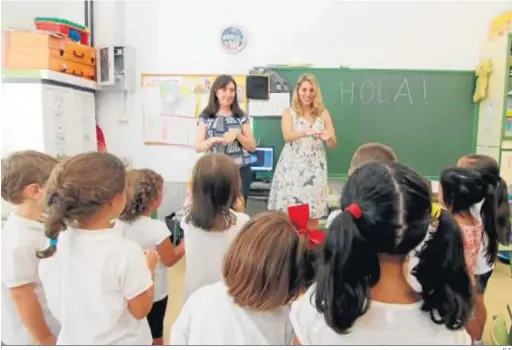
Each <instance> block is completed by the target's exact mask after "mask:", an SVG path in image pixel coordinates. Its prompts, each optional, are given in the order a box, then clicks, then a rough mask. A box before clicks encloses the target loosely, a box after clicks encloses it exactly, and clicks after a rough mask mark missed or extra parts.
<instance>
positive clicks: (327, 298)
mask: <svg viewBox="0 0 512 350" xmlns="http://www.w3.org/2000/svg"><path fill="white" fill-rule="evenodd" d="M341 208H342V210H343V211H342V213H341V214H340V215H338V216H337V217H336V218H335V219H334V221H333V223H332V225H331V226H330V227H329V229H328V232H327V238H326V241H325V243H324V244H323V245H322V246H321V248H320V256H319V258H318V264H317V269H318V272H317V277H316V283H315V284H314V285H312V286H311V287H310V288H309V289H308V291H307V292H306V293H305V295H304V296H303V297H301V298H300V299H299V300H297V301H296V302H295V303H293V304H292V308H291V312H290V320H291V322H292V325H293V330H294V334H295V337H296V339H295V343H296V344H304V345H470V344H471V340H470V337H469V335H468V334H467V333H466V331H465V330H464V325H465V324H466V322H467V320H468V318H469V316H470V313H471V310H472V307H473V305H472V290H471V282H470V276H469V274H468V270H467V268H466V265H465V262H464V243H463V239H462V233H461V230H460V228H459V227H458V225H457V223H456V222H455V220H454V219H453V217H452V216H451V215H450V214H449V213H448V212H447V211H445V210H440V211H439V216H438V223H437V225H436V229H435V232H432V233H431V238H430V239H428V240H427V242H426V243H425V245H424V246H423V248H422V250H421V253H420V255H419V263H418V264H417V266H416V267H415V277H416V279H417V280H418V282H419V283H420V284H421V286H422V290H423V293H422V294H417V293H414V291H413V289H412V288H411V286H410V285H409V283H408V281H407V279H406V276H405V274H404V270H405V269H406V265H407V261H408V259H409V256H410V254H411V252H412V250H413V249H415V247H417V246H418V245H419V244H420V243H421V242H422V241H423V240H424V239H425V236H426V235H427V231H428V229H429V225H430V222H431V220H430V219H431V210H432V203H431V193H430V189H429V185H428V183H427V181H426V180H425V179H424V178H423V177H422V176H420V175H419V174H418V173H416V172H415V171H413V170H412V169H410V168H408V167H406V166H404V165H401V164H399V163H396V162H391V163H390V162H371V163H368V164H365V165H363V166H361V167H359V168H357V169H356V170H355V171H354V172H353V173H352V174H351V175H350V177H349V178H348V181H347V182H346V184H345V186H344V187H343V194H342V197H341Z"/></svg>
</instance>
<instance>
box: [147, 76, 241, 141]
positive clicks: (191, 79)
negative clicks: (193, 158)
mask: <svg viewBox="0 0 512 350" xmlns="http://www.w3.org/2000/svg"><path fill="white" fill-rule="evenodd" d="M217 76H218V75H174V74H142V108H143V116H144V132H143V134H144V144H146V145H163V146H180V147H193V146H194V142H195V137H196V126H197V117H198V116H199V115H200V114H201V112H202V111H203V109H204V108H205V107H206V105H207V104H208V99H209V97H210V90H211V86H212V84H213V82H214V80H215V78H216V77H217ZM232 77H233V79H234V80H235V81H236V84H237V96H238V103H239V104H240V107H241V108H242V110H245V111H246V110H247V98H246V93H245V92H246V89H245V85H246V75H232Z"/></svg>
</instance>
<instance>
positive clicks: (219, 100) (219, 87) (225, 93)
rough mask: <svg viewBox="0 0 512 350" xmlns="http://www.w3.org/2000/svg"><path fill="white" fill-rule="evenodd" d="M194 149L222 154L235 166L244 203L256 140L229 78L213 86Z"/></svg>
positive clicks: (221, 78)
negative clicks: (238, 174) (238, 169)
mask: <svg viewBox="0 0 512 350" xmlns="http://www.w3.org/2000/svg"><path fill="white" fill-rule="evenodd" d="M195 148H196V151H197V152H217V153H224V154H226V155H228V156H230V157H231V159H233V160H234V161H235V163H237V164H238V166H239V167H240V178H241V179H242V194H243V197H244V201H245V202H247V196H248V195H249V187H250V186H251V180H252V175H251V167H250V164H251V157H250V154H249V152H254V150H255V148H256V141H255V140H254V135H253V133H252V129H251V124H250V122H249V118H247V116H246V115H245V113H244V111H242V109H241V108H240V105H239V104H238V96H237V86H236V82H235V80H234V79H233V77H232V76H230V75H220V76H218V77H217V79H215V81H214V82H213V84H212V87H211V91H210V99H209V102H208V105H207V106H206V108H205V109H204V111H203V112H202V113H201V115H200V116H199V121H198V124H197V136H196V144H195Z"/></svg>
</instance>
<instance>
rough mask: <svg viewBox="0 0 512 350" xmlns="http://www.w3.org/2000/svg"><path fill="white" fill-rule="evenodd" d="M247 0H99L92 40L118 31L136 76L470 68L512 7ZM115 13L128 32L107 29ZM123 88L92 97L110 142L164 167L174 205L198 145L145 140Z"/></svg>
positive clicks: (107, 40) (139, 162) (133, 101)
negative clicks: (224, 44) (241, 38)
mask: <svg viewBox="0 0 512 350" xmlns="http://www.w3.org/2000/svg"><path fill="white" fill-rule="evenodd" d="M247 3H248V2H240V1H235V0H218V1H209V2H206V1H199V0H189V1H188V2H181V1H180V2H172V1H169V2H164V1H144V2H142V1H129V2H119V3H118V4H117V7H115V6H113V5H112V4H109V2H103V1H102V2H99V3H97V6H96V14H95V15H96V19H97V22H96V30H97V32H96V42H97V43H98V44H100V43H104V44H111V43H114V42H116V40H122V39H124V42H125V43H126V44H127V45H130V46H133V47H134V48H135V49H136V50H137V51H136V55H137V57H136V59H137V62H136V64H137V72H136V74H137V79H138V81H139V84H140V74H141V73H182V74H186V73H189V74H194V73H233V74H235V73H242V74H243V73H247V72H248V70H249V69H250V68H251V67H252V66H255V65H266V64H286V63H312V64H315V65H317V66H330V67H333V66H339V65H344V66H349V67H367V68H418V69H454V70H456V69H461V70H471V69H473V68H474V67H475V66H476V64H477V63H478V60H479V53H480V48H481V47H482V45H483V43H484V42H485V41H486V38H487V34H488V27H489V23H490V21H491V19H492V18H493V17H495V16H496V15H498V14H500V13H501V12H503V11H504V10H506V9H507V8H509V7H510V5H509V4H510V3H509V2H492V1H481V2H433V1H430V2H372V3H370V2H340V1H317V2H316V3H315V5H312V4H313V2H311V1H309V2H304V1H295V2H292V1H290V0H280V1H274V2H273V3H272V6H270V3H260V2H259V3H258V6H254V5H253V3H249V4H247ZM254 4H256V3H255V2H254ZM121 7H122V8H123V9H124V11H123V10H121ZM108 11H111V13H113V12H115V13H116V14H113V15H110V16H109V15H108V14H107V13H108ZM120 13H124V16H122V15H120ZM141 14H143V15H141ZM100 17H101V18H100ZM114 17H115V18H116V20H117V21H118V23H122V26H123V27H124V38H123V35H121V34H119V33H114V32H113V31H112V28H114V26H113V22H112V18H114ZM231 24H234V25H239V26H243V28H245V30H246V33H247V34H248V43H247V46H246V48H245V50H244V51H242V52H241V53H239V54H235V55H233V54H227V53H224V52H223V51H222V50H221V48H220V44H219V33H220V31H221V29H222V27H223V26H226V25H231ZM118 31H119V29H118ZM121 95H122V94H119V93H100V96H99V98H98V108H97V112H98V120H99V123H100V125H101V126H102V128H103V130H104V132H105V135H106V138H107V145H108V148H109V149H110V150H111V151H113V152H114V153H116V154H119V155H121V156H123V157H126V158H129V159H130V160H131V162H132V164H133V165H135V166H137V167H151V168H153V169H155V170H157V171H159V172H161V173H162V174H163V175H164V177H165V178H166V181H168V182H169V183H170V184H169V185H168V186H169V188H168V191H167V193H173V194H175V193H177V195H176V196H177V197H175V196H174V195H173V196H172V197H173V199H169V204H168V205H170V206H171V207H172V208H173V209H174V208H176V206H179V204H180V203H181V199H182V197H183V195H184V186H183V183H184V182H185V180H186V178H187V176H188V174H189V171H190V168H191V166H192V165H193V163H194V160H195V159H197V155H196V154H195V152H194V151H193V150H191V149H190V150H187V149H183V148H172V147H155V146H144V145H143V143H142V108H141V106H140V97H139V96H138V94H137V93H135V94H131V95H130V96H128V98H127V101H126V103H125V102H123V99H124V97H122V96H121ZM120 103H121V104H123V103H125V104H126V106H128V107H127V111H128V118H129V121H128V122H118V121H117V116H118V114H119V113H118V111H119V109H120V108H122V107H120ZM164 204H165V203H164ZM165 206H166V207H167V205H165Z"/></svg>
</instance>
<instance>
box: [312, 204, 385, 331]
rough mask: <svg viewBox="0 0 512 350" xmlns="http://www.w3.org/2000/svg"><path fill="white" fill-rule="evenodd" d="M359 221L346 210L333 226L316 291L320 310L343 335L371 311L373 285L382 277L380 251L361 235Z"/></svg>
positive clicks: (326, 242) (330, 325) (321, 260)
mask: <svg viewBox="0 0 512 350" xmlns="http://www.w3.org/2000/svg"><path fill="white" fill-rule="evenodd" d="M356 220H357V219H356V218H354V216H353V215H352V214H351V213H350V212H348V211H347V210H345V211H343V212H342V213H341V214H340V215H338V216H337V217H336V218H335V219H334V221H333V222H332V224H331V226H330V227H329V229H328V233H327V239H326V241H325V244H324V246H323V249H322V252H321V254H320V261H319V263H320V264H319V270H318V276H317V284H316V292H315V294H314V298H315V306H316V309H317V310H318V312H320V313H322V314H323V316H324V318H325V321H326V323H327V324H328V325H329V327H331V328H332V329H333V330H334V331H335V332H337V333H339V334H343V333H346V332H347V331H348V330H349V329H350V328H351V327H352V325H353V324H354V322H355V321H356V320H357V318H358V317H360V316H362V315H364V314H365V313H366V312H367V311H368V309H369V307H370V288H372V287H373V286H375V285H376V284H377V282H378V280H379V278H380V267H379V260H378V256H377V252H376V250H375V249H372V248H371V246H370V245H369V244H368V242H367V241H366V239H365V238H364V237H363V236H362V235H361V234H360V231H359V228H358V226H357V223H356ZM363 220H364V219H363Z"/></svg>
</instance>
